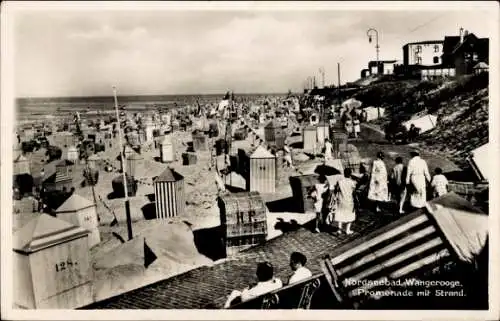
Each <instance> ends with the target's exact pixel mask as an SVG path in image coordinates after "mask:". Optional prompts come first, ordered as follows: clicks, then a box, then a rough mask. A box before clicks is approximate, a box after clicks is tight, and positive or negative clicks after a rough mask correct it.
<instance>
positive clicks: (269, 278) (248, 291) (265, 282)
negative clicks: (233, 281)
mask: <svg viewBox="0 0 500 321" xmlns="http://www.w3.org/2000/svg"><path fill="white" fill-rule="evenodd" d="M256 274H257V280H258V283H257V285H255V286H252V287H247V288H245V289H244V290H243V291H238V290H233V292H231V294H230V295H229V297H228V298H227V300H226V304H224V308H228V307H230V306H231V305H234V304H237V303H239V302H245V301H249V300H251V299H253V298H256V297H259V296H261V295H263V294H265V293H268V292H271V291H274V290H277V289H279V288H281V287H283V283H282V282H281V280H280V279H278V278H274V277H273V274H274V268H273V266H272V264H271V263H269V262H262V263H259V264H258V265H257V273H256Z"/></svg>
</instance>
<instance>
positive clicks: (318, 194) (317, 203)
mask: <svg viewBox="0 0 500 321" xmlns="http://www.w3.org/2000/svg"><path fill="white" fill-rule="evenodd" d="M327 191H328V183H327V181H326V177H324V176H320V178H319V183H317V184H315V185H314V190H313V192H312V193H311V196H312V197H313V199H314V209H315V211H316V228H315V230H314V232H315V233H319V232H320V227H321V226H322V225H323V196H324V194H325V193H326V192H327Z"/></svg>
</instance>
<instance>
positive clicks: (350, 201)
mask: <svg viewBox="0 0 500 321" xmlns="http://www.w3.org/2000/svg"><path fill="white" fill-rule="evenodd" d="M351 175H352V171H351V169H350V168H346V169H344V177H343V178H341V179H340V180H339V181H338V182H337V184H336V185H335V188H334V190H333V193H334V195H335V199H336V210H335V218H334V219H335V221H336V222H337V224H338V231H337V233H339V234H340V233H342V224H345V233H346V234H348V235H349V234H352V233H353V232H352V230H351V225H352V222H354V220H355V219H356V211H355V206H354V199H355V197H354V191H355V190H356V181H355V180H353V179H352V178H351Z"/></svg>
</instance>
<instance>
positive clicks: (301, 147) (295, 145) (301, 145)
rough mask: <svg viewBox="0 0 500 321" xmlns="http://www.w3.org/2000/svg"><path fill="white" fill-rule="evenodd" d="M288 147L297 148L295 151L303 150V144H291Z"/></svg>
mask: <svg viewBox="0 0 500 321" xmlns="http://www.w3.org/2000/svg"><path fill="white" fill-rule="evenodd" d="M290 147H292V148H297V149H303V148H304V143H303V142H295V143H291V144H290Z"/></svg>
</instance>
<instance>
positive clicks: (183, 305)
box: [83, 212, 387, 309]
mask: <svg viewBox="0 0 500 321" xmlns="http://www.w3.org/2000/svg"><path fill="white" fill-rule="evenodd" d="M365 214H366V215H364V216H363V217H360V219H359V220H358V221H356V222H357V223H358V224H357V225H356V226H355V227H354V230H355V233H354V234H352V235H349V236H346V235H341V236H338V235H331V234H328V233H312V232H311V231H309V230H307V229H305V228H300V229H298V230H296V231H292V232H288V233H285V234H283V235H281V236H279V237H277V238H274V239H272V240H270V241H268V242H266V243H263V244H261V245H258V246H255V247H252V248H250V249H248V250H246V251H243V252H241V253H240V254H239V256H238V257H235V258H234V259H228V260H226V261H223V262H221V263H219V264H215V265H212V266H204V267H201V268H197V269H194V270H191V271H188V272H186V273H183V274H180V275H178V276H174V277H172V278H169V279H166V280H163V281H159V282H157V283H154V284H151V285H148V286H145V287H142V288H139V289H136V290H133V291H130V292H127V293H124V294H121V295H118V296H115V297H112V298H109V299H106V300H104V301H101V302H96V303H94V304H91V305H89V306H87V307H84V308H83V309H203V308H222V307H223V305H224V303H225V301H226V299H227V296H228V295H229V294H230V293H231V291H232V290H241V289H243V288H245V287H246V286H248V285H249V284H252V283H254V282H255V269H256V265H257V263H258V262H263V261H268V262H270V263H271V264H272V265H273V266H274V274H275V275H276V277H278V278H280V279H281V280H282V281H285V280H287V279H288V277H289V276H290V274H291V273H290V267H289V264H290V262H289V260H290V254H291V253H292V252H294V251H298V252H301V253H303V254H304V255H306V257H307V267H308V268H309V269H310V270H311V272H313V274H316V273H321V267H320V261H321V259H322V258H323V257H324V255H326V254H328V253H330V252H331V251H332V249H334V248H336V247H337V246H340V245H342V244H345V243H347V242H349V241H352V240H354V239H356V238H359V236H360V235H363V234H365V233H368V232H367V231H373V230H374V229H376V228H378V227H380V226H384V225H386V224H387V222H385V221H381V219H380V216H376V215H375V214H373V213H368V212H366V213H365ZM164 298H168V300H165V299H164Z"/></svg>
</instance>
